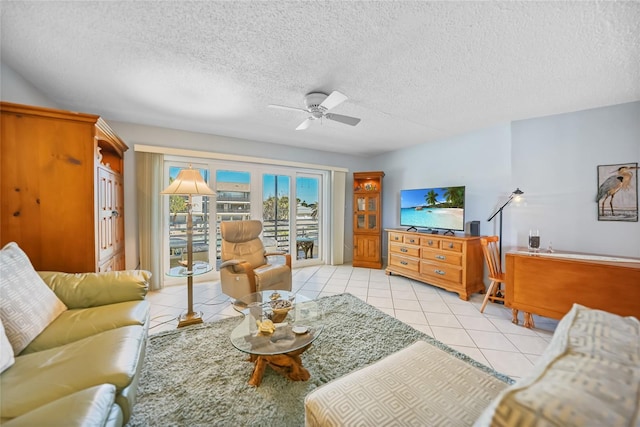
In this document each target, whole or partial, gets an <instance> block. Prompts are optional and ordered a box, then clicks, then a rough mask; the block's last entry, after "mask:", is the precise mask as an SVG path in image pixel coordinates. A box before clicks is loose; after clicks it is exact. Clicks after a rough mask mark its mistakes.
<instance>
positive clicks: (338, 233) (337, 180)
mask: <svg viewBox="0 0 640 427" xmlns="http://www.w3.org/2000/svg"><path fill="white" fill-rule="evenodd" d="M346 186H347V173H346V172H341V171H332V172H331V208H332V209H331V226H332V229H331V232H332V236H331V257H330V262H331V265H342V264H344V208H345V195H346Z"/></svg>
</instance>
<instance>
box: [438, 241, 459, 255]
mask: <svg viewBox="0 0 640 427" xmlns="http://www.w3.org/2000/svg"><path fill="white" fill-rule="evenodd" d="M440 249H443V250H445V251H451V252H462V243H461V242H453V241H451V240H443V241H441V242H440Z"/></svg>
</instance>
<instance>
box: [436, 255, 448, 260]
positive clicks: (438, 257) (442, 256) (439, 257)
mask: <svg viewBox="0 0 640 427" xmlns="http://www.w3.org/2000/svg"><path fill="white" fill-rule="evenodd" d="M436 259H441V260H443V261H444V260H445V259H447V257H446V256H444V255H436Z"/></svg>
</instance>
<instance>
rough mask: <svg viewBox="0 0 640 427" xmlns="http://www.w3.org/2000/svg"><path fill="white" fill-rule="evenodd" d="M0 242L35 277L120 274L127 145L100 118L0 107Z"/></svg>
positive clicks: (9, 105) (122, 249)
mask: <svg viewBox="0 0 640 427" xmlns="http://www.w3.org/2000/svg"><path fill="white" fill-rule="evenodd" d="M0 112H1V115H2V121H1V123H0V126H1V127H0V138H1V139H0V167H1V169H0V196H1V212H0V243H1V244H2V245H3V246H4V245H5V244H7V243H8V242H12V241H13V242H16V243H18V245H19V246H20V247H21V248H22V250H24V251H25V253H26V254H27V255H28V256H29V259H30V260H31V263H32V264H33V266H34V268H35V269H36V270H40V271H42V270H50V271H64V272H69V273H77V272H90V271H109V270H123V269H124V268H125V258H124V194H123V167H124V164H123V157H124V152H125V151H126V150H127V149H128V147H127V146H126V144H125V143H124V142H123V141H122V140H121V139H120V138H119V137H118V136H117V135H116V134H115V133H114V132H113V131H112V129H111V128H110V127H109V125H107V123H106V122H105V121H104V120H102V119H101V118H100V117H99V116H96V115H92V114H83V113H75V112H70V111H62V110H55V109H51V108H42V107H32V106H27V105H19V104H12V103H8V102H2V103H0Z"/></svg>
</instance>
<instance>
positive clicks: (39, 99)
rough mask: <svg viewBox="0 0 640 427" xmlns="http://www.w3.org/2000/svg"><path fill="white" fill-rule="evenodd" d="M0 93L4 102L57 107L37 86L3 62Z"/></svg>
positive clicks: (1, 65)
mask: <svg viewBox="0 0 640 427" xmlns="http://www.w3.org/2000/svg"><path fill="white" fill-rule="evenodd" d="M0 94H1V95H2V100H3V101H6V102H13V103H16V104H26V105H39V106H41V107H49V108H59V107H58V106H57V105H56V103H55V102H53V101H52V100H51V99H49V98H48V97H47V96H46V95H44V94H43V93H42V92H40V90H39V89H38V88H36V87H35V86H33V85H32V84H31V83H29V82H28V81H27V80H25V79H24V78H23V77H22V76H21V75H20V74H18V73H16V72H15V71H14V70H13V68H11V67H9V66H8V65H6V64H5V63H3V62H0Z"/></svg>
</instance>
